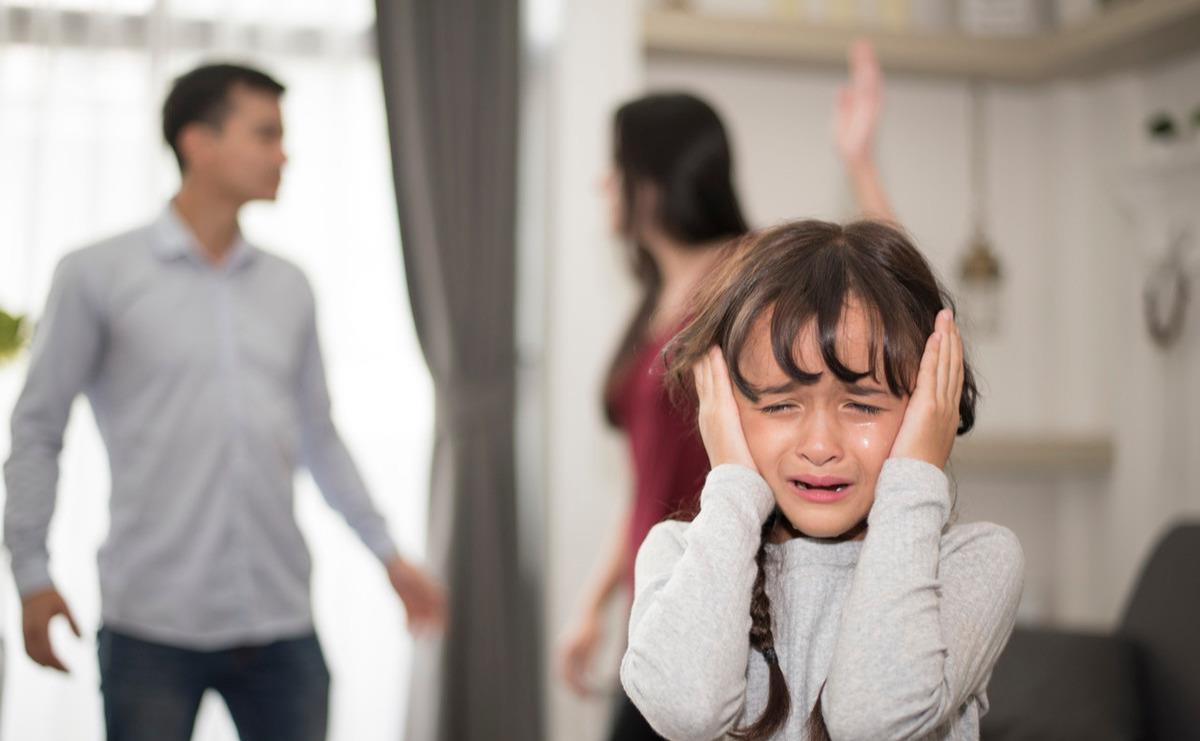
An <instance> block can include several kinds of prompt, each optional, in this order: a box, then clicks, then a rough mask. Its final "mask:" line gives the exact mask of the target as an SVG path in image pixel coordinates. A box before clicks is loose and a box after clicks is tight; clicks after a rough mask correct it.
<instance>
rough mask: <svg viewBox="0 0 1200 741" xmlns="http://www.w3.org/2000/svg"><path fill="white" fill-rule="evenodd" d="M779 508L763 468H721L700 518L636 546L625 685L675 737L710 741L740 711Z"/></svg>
mask: <svg viewBox="0 0 1200 741" xmlns="http://www.w3.org/2000/svg"><path fill="white" fill-rule="evenodd" d="M774 505H775V500H774V497H773V496H772V495H771V490H770V488H769V487H768V486H767V483H766V481H764V480H763V479H762V477H761V476H759V475H758V474H757V473H755V472H753V471H751V470H749V469H747V468H744V467H742V466H736V465H722V466H718V467H717V468H715V469H713V471H712V472H711V473H710V474H709V475H708V479H707V481H706V482H705V485H704V489H703V492H702V493H701V497H700V513H699V514H698V515H697V516H696V518H695V520H693V521H692V522H691V524H689V525H684V524H682V523H678V522H665V523H661V524H659V525H656V526H655V527H654V529H653V530H651V531H650V534H649V535H648V536H647V537H646V541H645V542H644V543H643V544H642V548H641V550H640V551H639V552H638V557H637V564H636V575H635V596H634V601H633V613H632V615H631V617H630V623H629V646H628V649H627V650H626V652H625V656H624V658H623V660H622V662H621V684H622V685H623V686H624V688H625V692H626V693H627V694H628V695H629V698H630V699H631V700H632V701H633V703H634V705H636V706H637V707H638V709H639V710H640V711H641V712H642V715H644V716H645V718H646V720H647V721H649V723H650V725H651V726H653V727H654V729H655V730H656V731H658V732H659V733H660V734H662V735H663V736H665V737H667V738H671V739H697V740H700V739H703V741H709V740H710V739H713V738H717V737H719V736H721V735H722V734H724V733H725V732H727V731H728V730H729V729H731V728H732V727H733V726H734V724H735V723H736V722H737V720H738V718H739V717H740V716H741V713H742V708H743V705H744V703H745V695H746V666H747V663H748V660H749V652H750V639H749V635H750V597H751V592H752V588H753V585H754V579H755V576H756V575H757V573H758V568H757V565H756V564H755V560H754V559H755V554H756V553H757V552H758V548H759V543H760V541H761V531H762V524H763V522H765V521H766V519H767V515H768V514H769V513H770V512H771V510H772V508H773V507H774Z"/></svg>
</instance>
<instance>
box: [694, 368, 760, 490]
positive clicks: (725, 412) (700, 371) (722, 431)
mask: <svg viewBox="0 0 1200 741" xmlns="http://www.w3.org/2000/svg"><path fill="white" fill-rule="evenodd" d="M692 376H693V378H694V379H695V381H696V396H697V398H698V399H699V402H700V410H699V416H698V419H699V424H700V437H701V439H702V440H703V441H704V449H705V450H706V451H708V462H709V463H710V464H711V465H712V467H713V468H716V467H717V466H719V465H721V464H723V463H736V464H738V465H742V466H745V467H746V468H749V469H750V470H752V471H757V470H758V469H757V468H755V466H754V458H752V457H751V456H750V446H748V445H747V444H746V434H745V433H744V432H743V431H742V420H741V416H740V415H739V414H738V407H737V401H736V400H735V399H734V398H733V384H732V382H731V381H730V380H729V368H728V367H727V366H726V365H725V356H724V355H723V354H722V353H721V348H719V347H717V346H716V345H714V346H713V347H711V348H710V349H709V351H708V354H706V355H705V356H704V357H703V358H701V359H700V360H699V361H698V362H697V363H696V365H694V366H692Z"/></svg>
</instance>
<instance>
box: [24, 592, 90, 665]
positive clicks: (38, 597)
mask: <svg viewBox="0 0 1200 741" xmlns="http://www.w3.org/2000/svg"><path fill="white" fill-rule="evenodd" d="M55 615H62V616H63V617H65V618H66V619H67V622H68V623H69V624H70V625H71V630H72V631H74V633H75V635H76V636H79V635H80V632H79V626H78V625H76V624H75V618H74V616H72V615H71V610H70V609H69V608H68V607H67V603H66V602H65V601H63V598H62V596H61V595H60V594H59V593H58V590H56V589H55V588H54V587H48V588H46V589H43V590H41V591H38V592H34V593H32V594H30V595H29V596H27V597H23V598H22V599H21V617H22V621H21V622H22V624H23V627H24V631H25V653H27V654H29V658H31V659H33V660H34V661H35V662H37V663H38V664H41V665H42V666H46V667H50V668H51V669H57V670H58V671H60V672H68V669H67V667H66V666H64V665H63V663H62V662H61V661H59V659H58V657H57V656H55V655H54V647H53V646H51V645H50V620H51V618H53V617H54V616H55Z"/></svg>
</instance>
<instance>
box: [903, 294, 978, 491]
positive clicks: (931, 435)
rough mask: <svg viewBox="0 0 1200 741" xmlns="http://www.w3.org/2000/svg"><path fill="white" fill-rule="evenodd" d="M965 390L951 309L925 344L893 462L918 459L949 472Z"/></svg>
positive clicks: (942, 313) (959, 342)
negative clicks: (963, 390) (947, 462)
mask: <svg viewBox="0 0 1200 741" xmlns="http://www.w3.org/2000/svg"><path fill="white" fill-rule="evenodd" d="M962 387H963V345H962V337H961V336H960V335H959V333H958V325H957V324H955V322H954V315H953V314H952V313H951V311H950V310H949V309H942V310H941V311H939V312H938V315H937V319H936V320H935V321H934V325H933V334H931V335H929V340H928V341H927V342H926V343H925V353H924V355H922V356H921V368H920V370H919V371H918V372H917V385H916V388H915V389H914V390H913V393H912V396H911V397H910V398H909V400H908V408H907V409H906V410H905V412H904V420H903V421H902V422H901V423H900V431H899V432H898V433H897V434H896V440H895V442H894V443H893V444H892V454H891V457H892V458H914V459H916V460H921V461H925V462H927V463H932V464H933V465H935V466H937V467H938V468H945V467H946V461H947V460H949V458H950V450H951V448H953V447H954V436H955V435H956V434H957V433H958V424H959V417H958V402H959V399H960V398H961V397H962Z"/></svg>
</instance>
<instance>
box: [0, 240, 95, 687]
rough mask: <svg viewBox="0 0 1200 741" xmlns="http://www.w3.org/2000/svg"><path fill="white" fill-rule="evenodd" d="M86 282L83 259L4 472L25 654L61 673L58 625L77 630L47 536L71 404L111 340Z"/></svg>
mask: <svg viewBox="0 0 1200 741" xmlns="http://www.w3.org/2000/svg"><path fill="white" fill-rule="evenodd" d="M86 277H87V276H86V273H85V271H84V269H83V266H82V265H81V264H80V255H79V254H78V253H76V254H73V255H68V256H67V257H66V258H64V259H63V260H62V261H61V262H60V263H59V265H58V269H57V270H56V272H55V275H54V281H53V283H52V284H51V289H50V298H49V300H48V301H47V304H46V312H45V315H44V316H43V318H42V320H41V322H40V323H39V324H38V328H37V331H36V334H35V336H34V342H33V352H32V356H31V359H30V364H29V374H28V376H27V377H26V379H25V387H24V389H23V390H22V391H21V395H20V397H18V399H17V404H16V407H15V408H14V410H13V416H12V451H11V453H10V454H9V458H8V462H7V463H6V464H5V465H4V479H5V486H6V487H7V491H8V497H7V500H6V501H5V507H4V542H5V544H6V545H7V547H8V550H9V553H10V554H11V556H12V570H13V577H14V579H15V580H16V584H17V591H18V592H19V593H20V595H21V602H22V608H23V612H24V616H23V618H24V619H23V622H24V634H25V648H26V651H27V652H28V653H29V655H30V657H31V658H32V659H33V660H34V661H36V662H38V663H39V664H42V665H44V666H51V667H54V668H57V669H63V665H62V663H61V662H60V661H59V660H58V659H57V658H56V657H55V656H54V652H53V650H52V648H51V646H50V640H49V632H48V628H49V622H50V619H51V618H52V617H53V616H54V615H58V614H63V615H66V617H67V619H68V621H69V622H70V623H71V625H72V627H73V628H74V626H75V623H74V620H73V619H72V618H71V615H70V612H69V611H68V609H67V606H66V603H65V602H63V600H62V598H61V597H60V596H59V594H58V592H57V591H56V590H55V588H54V584H53V582H52V580H51V578H50V554H49V551H48V549H47V547H46V535H47V531H48V530H49V528H50V519H51V517H52V516H53V514H54V504H55V498H56V492H57V488H58V474H59V467H58V456H59V453H60V451H61V450H62V444H63V431H64V430H65V429H66V426H67V420H68V418H69V417H70V413H71V404H72V403H73V402H74V400H75V397H76V396H78V395H79V393H80V392H81V391H83V390H84V389H85V388H86V387H87V385H88V383H90V381H91V379H92V377H93V375H94V374H95V372H96V368H97V366H98V363H99V361H100V358H101V356H102V353H103V347H104V339H105V338H104V322H103V319H102V316H101V313H100V312H99V311H98V310H97V306H96V302H95V299H94V297H93V296H91V295H89V292H88V287H87V285H86ZM76 633H78V629H76Z"/></svg>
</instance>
